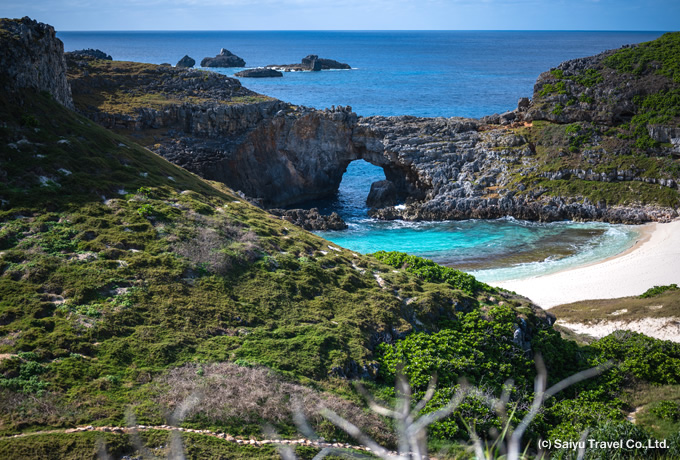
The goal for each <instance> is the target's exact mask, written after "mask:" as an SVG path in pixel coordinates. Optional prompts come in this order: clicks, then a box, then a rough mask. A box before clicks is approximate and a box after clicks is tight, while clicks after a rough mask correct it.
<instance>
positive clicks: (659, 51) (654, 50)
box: [605, 32, 680, 83]
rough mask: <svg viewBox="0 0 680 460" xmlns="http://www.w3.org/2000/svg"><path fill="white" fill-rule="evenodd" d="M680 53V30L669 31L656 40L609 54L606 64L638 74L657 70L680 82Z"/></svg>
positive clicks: (622, 70) (621, 70) (620, 70)
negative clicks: (679, 58) (679, 57)
mask: <svg viewBox="0 0 680 460" xmlns="http://www.w3.org/2000/svg"><path fill="white" fill-rule="evenodd" d="M679 55H680V32H669V33H666V34H663V35H662V36H661V37H660V38H658V39H656V40H654V41H651V42H646V43H641V44H639V45H636V46H633V47H630V48H624V49H621V50H619V51H617V52H616V53H614V54H613V55H611V56H609V57H608V58H607V59H606V60H605V64H606V65H607V66H609V67H611V68H612V69H615V70H617V71H619V72H627V73H634V74H636V75H642V74H645V73H648V72H656V73H659V74H661V75H665V76H667V77H668V78H670V79H672V80H674V81H675V82H677V83H680V61H679V60H678V56H679ZM653 64H657V65H653Z"/></svg>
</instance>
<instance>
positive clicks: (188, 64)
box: [175, 54, 196, 69]
mask: <svg viewBox="0 0 680 460" xmlns="http://www.w3.org/2000/svg"><path fill="white" fill-rule="evenodd" d="M195 65H196V61H195V60H194V59H193V58H191V57H189V55H187V54H185V55H184V57H183V58H182V59H180V60H179V62H177V65H175V67H184V68H186V69H190V68H192V67H193V66H195Z"/></svg>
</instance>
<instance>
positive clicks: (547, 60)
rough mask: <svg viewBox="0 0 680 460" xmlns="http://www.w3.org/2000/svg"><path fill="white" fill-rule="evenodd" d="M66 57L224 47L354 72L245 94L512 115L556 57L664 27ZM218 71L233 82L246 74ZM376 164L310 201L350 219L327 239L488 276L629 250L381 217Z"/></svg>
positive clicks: (164, 56) (180, 44) (152, 38)
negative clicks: (375, 205)
mask: <svg viewBox="0 0 680 460" xmlns="http://www.w3.org/2000/svg"><path fill="white" fill-rule="evenodd" d="M57 35H58V37H59V38H60V39H61V40H62V41H63V42H64V47H65V49H66V50H67V51H72V50H76V49H83V48H98V49H101V50H102V51H105V52H106V53H108V54H110V55H112V56H113V58H114V59H116V60H129V61H138V62H150V63H155V64H160V63H164V62H168V63H171V64H173V65H174V64H175V63H176V62H177V61H178V60H179V59H180V58H181V57H182V56H184V55H185V54H188V55H189V56H191V57H193V58H194V59H195V60H196V61H197V62H198V63H200V61H201V59H203V58H204V57H212V56H215V55H216V54H218V53H219V51H220V49H221V48H227V49H228V50H230V51H231V52H233V53H234V54H236V55H238V56H240V57H242V58H243V59H244V60H245V61H246V66H247V67H258V66H264V65H268V64H290V63H295V62H300V60H301V59H302V58H303V57H304V56H306V55H308V54H317V55H319V56H320V57H325V58H330V59H335V60H338V61H341V62H346V63H348V64H350V65H351V66H352V70H338V71H324V72H292V73H285V74H284V77H283V78H273V79H243V84H244V85H245V86H247V87H248V88H250V89H252V90H254V91H257V92H260V93H263V94H266V95H269V96H273V97H277V98H279V99H282V100H284V101H287V102H291V103H294V104H301V105H306V106H310V107H315V108H325V107H330V106H331V105H343V106H344V105H350V106H352V108H353V109H354V111H355V112H357V113H358V114H359V115H365V116H368V115H417V116H426V117H434V116H444V117H451V116H467V117H480V116H483V115H488V114H492V113H502V112H505V111H507V110H512V109H514V108H515V107H516V105H517V100H518V99H519V98H520V97H523V96H531V94H532V88H533V84H534V82H535V80H536V77H537V76H538V75H539V74H540V73H541V72H543V71H546V70H548V69H550V68H552V67H555V66H557V65H558V64H559V63H560V62H562V61H564V60H567V59H573V58H576V57H582V56H589V55H592V54H597V53H599V52H602V51H604V50H607V49H612V48H618V47H620V46H622V45H624V44H631V43H639V42H642V41H649V40H653V39H655V38H657V37H658V36H660V35H661V32H536V31H531V32H515V31H513V32H503V31H422V32H421V31H375V32H370V31H369V32H353V31H352V32H349V31H348V32H321V31H286V32H280V31H276V32H261V31H254V32H230V31H226V32H217V31H215V32H59V33H58V34H57ZM239 70H242V69H238V68H234V69H218V70H217V71H218V72H221V73H224V74H225V75H230V76H231V75H233V74H234V73H235V72H238V71H239ZM382 178H384V175H383V174H382V171H381V170H380V168H377V167H374V166H372V165H370V164H368V163H365V162H363V161H357V162H354V163H352V164H351V165H350V166H349V168H348V171H347V173H346V174H345V176H344V178H343V182H342V184H341V187H340V190H339V192H338V195H337V196H336V197H335V198H334V199H331V200H326V201H323V202H316V203H310V204H309V205H310V206H311V205H316V206H317V207H320V208H322V209H324V210H326V211H337V212H339V213H340V214H341V215H342V216H343V217H344V218H345V219H346V220H347V221H348V222H349V224H350V229H349V230H346V231H342V232H325V233H323V236H324V237H325V238H328V239H330V240H331V241H334V242H336V243H337V244H340V245H343V246H345V247H348V248H351V249H354V250H357V251H361V252H372V251H376V250H379V249H385V250H403V251H407V252H410V253H413V254H418V255H422V256H426V257H429V258H432V259H434V260H437V261H438V262H441V263H446V264H449V265H452V266H456V267H459V268H462V269H466V270H469V271H473V272H474V273H475V274H476V275H477V276H478V277H479V278H481V279H483V280H486V281H492V280H501V279H509V278H517V277H525V276H532V275H536V274H541V273H546V272H551V271H555V270H559V269H563V268H567V267H570V266H574V265H579V264H583V263H588V262H592V261H595V260H599V259H602V258H606V257H609V256H611V255H613V254H616V253H618V252H620V251H622V250H624V249H626V248H627V247H629V246H630V245H631V244H632V243H633V241H634V239H635V238H636V237H637V232H636V231H635V229H634V228H632V227H627V226H618V225H607V224H599V223H590V224H582V223H570V222H559V223H552V224H537V223H530V222H522V221H516V220H512V219H501V220H494V221H475V220H470V221H463V222H438V223H405V222H378V221H375V220H372V219H369V218H368V217H367V216H366V209H365V205H364V200H365V198H366V195H367V194H368V190H369V188H370V184H371V182H373V181H375V180H379V179H382Z"/></svg>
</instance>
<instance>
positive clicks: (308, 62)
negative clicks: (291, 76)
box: [267, 54, 352, 72]
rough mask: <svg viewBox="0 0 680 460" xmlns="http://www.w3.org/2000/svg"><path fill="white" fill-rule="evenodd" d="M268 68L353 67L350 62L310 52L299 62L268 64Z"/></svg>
mask: <svg viewBox="0 0 680 460" xmlns="http://www.w3.org/2000/svg"><path fill="white" fill-rule="evenodd" d="M267 68H268V69H274V70H280V71H283V72H302V71H313V72H318V71H320V70H331V69H342V70H349V69H351V68H352V67H351V66H350V65H349V64H345V63H342V62H338V61H335V60H333V59H324V58H320V57H319V56H317V55H316V54H309V55H307V56H305V57H303V58H302V61H301V62H300V63H299V64H272V65H268V66H267Z"/></svg>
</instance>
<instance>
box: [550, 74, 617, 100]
mask: <svg viewBox="0 0 680 460" xmlns="http://www.w3.org/2000/svg"><path fill="white" fill-rule="evenodd" d="M550 74H551V75H552V76H553V77H555V78H556V79H558V80H571V81H573V82H575V83H577V84H579V85H581V86H585V87H586V88H590V87H591V86H595V85H597V84H598V83H602V82H603V81H604V77H603V76H602V74H601V73H600V72H599V71H598V70H596V69H586V71H585V72H582V73H579V74H577V75H565V74H564V71H562V70H560V69H553V70H551V71H550ZM553 87H554V88H555V90H556V91H557V92H558V94H567V92H566V91H564V92H559V91H560V89H562V90H564V89H565V84H564V81H558V82H557V83H556V84H555V85H553ZM551 92H555V91H548V92H546V93H545V94H541V96H545V95H546V94H550V93H551Z"/></svg>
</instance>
